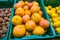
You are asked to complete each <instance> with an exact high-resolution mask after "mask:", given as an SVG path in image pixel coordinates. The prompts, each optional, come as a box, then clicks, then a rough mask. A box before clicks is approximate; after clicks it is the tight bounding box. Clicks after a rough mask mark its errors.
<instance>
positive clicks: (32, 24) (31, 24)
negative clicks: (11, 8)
mask: <svg viewBox="0 0 60 40" xmlns="http://www.w3.org/2000/svg"><path fill="white" fill-rule="evenodd" d="M35 27H36V24H35V22H34V21H32V20H30V21H27V22H26V23H25V28H26V30H27V31H32V30H33V29H34V28H35Z"/></svg>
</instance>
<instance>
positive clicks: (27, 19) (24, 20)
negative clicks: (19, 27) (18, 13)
mask: <svg viewBox="0 0 60 40" xmlns="http://www.w3.org/2000/svg"><path fill="white" fill-rule="evenodd" d="M22 20H23V22H24V23H26V22H27V21H29V20H30V16H29V15H24V16H23V17H22Z"/></svg>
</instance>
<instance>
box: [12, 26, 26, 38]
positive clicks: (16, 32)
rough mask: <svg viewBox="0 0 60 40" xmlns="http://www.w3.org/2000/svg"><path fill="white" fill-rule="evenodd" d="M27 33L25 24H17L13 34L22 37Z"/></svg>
mask: <svg viewBox="0 0 60 40" xmlns="http://www.w3.org/2000/svg"><path fill="white" fill-rule="evenodd" d="M25 33H26V30H25V26H24V25H16V26H15V27H14V28H13V35H14V36H15V37H22V36H24V35H25Z"/></svg>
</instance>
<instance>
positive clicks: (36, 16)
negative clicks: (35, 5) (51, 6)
mask: <svg viewBox="0 0 60 40" xmlns="http://www.w3.org/2000/svg"><path fill="white" fill-rule="evenodd" d="M31 20H33V21H34V22H35V23H38V22H40V20H41V16H40V14H39V13H33V14H32V16H31Z"/></svg>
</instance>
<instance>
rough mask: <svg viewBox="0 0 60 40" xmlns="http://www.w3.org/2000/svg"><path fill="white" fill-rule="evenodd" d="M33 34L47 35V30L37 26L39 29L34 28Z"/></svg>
mask: <svg viewBox="0 0 60 40" xmlns="http://www.w3.org/2000/svg"><path fill="white" fill-rule="evenodd" d="M32 33H33V34H34V35H43V34H44V33H45V30H44V29H43V28H42V27H40V26H37V27H35V28H34V30H33V32H32Z"/></svg>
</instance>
